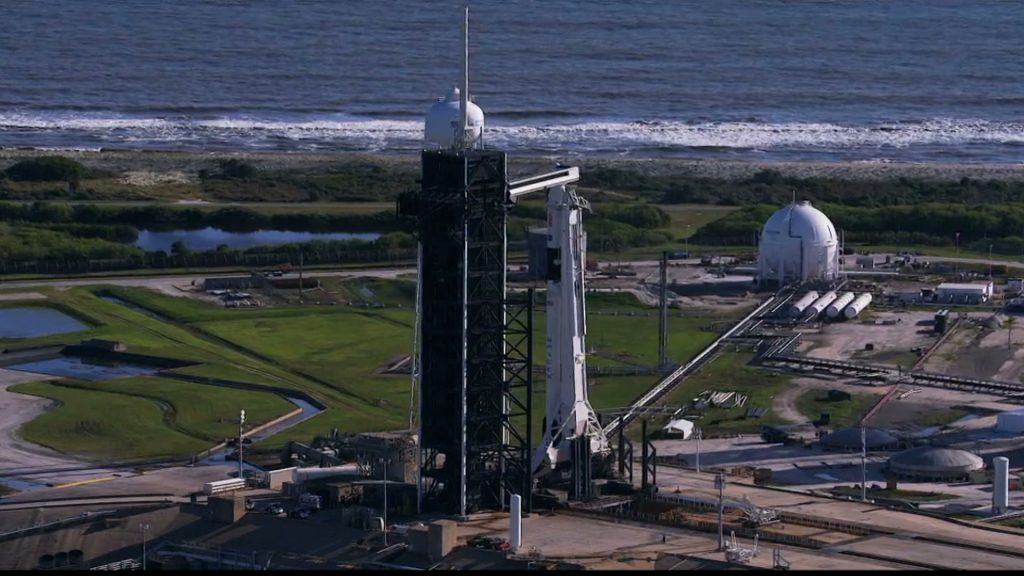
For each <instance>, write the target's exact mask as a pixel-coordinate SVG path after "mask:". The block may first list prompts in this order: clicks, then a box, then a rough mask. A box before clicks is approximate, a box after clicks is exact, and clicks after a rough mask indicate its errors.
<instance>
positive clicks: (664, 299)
mask: <svg viewBox="0 0 1024 576" xmlns="http://www.w3.org/2000/svg"><path fill="white" fill-rule="evenodd" d="M660 268H661V278H660V282H659V283H658V368H662V369H664V368H665V367H666V366H667V365H668V252H662V253H661V266H660Z"/></svg>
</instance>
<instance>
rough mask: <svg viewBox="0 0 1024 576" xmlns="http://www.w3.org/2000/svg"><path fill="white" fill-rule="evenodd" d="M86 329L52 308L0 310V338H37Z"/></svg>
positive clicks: (36, 307) (83, 325)
mask: <svg viewBox="0 0 1024 576" xmlns="http://www.w3.org/2000/svg"><path fill="white" fill-rule="evenodd" d="M88 329H89V327H88V326H86V325H85V324H83V323H81V322H79V321H78V320H75V319H74V318H72V317H71V316H68V315H67V314H65V313H63V312H61V311H60V310H55V309H53V308H43V307H41V306H27V307H24V308H0V338H37V337H39V336H49V335H50V334H64V333H66V332H78V331H81V330H88Z"/></svg>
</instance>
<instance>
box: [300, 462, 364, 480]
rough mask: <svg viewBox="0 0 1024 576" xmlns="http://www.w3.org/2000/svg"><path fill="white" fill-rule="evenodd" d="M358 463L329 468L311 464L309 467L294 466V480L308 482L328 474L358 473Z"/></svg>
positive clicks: (325, 476) (328, 475)
mask: <svg viewBox="0 0 1024 576" xmlns="http://www.w3.org/2000/svg"><path fill="white" fill-rule="evenodd" d="M359 473H360V471H359V465H358V464H355V463H352V464H342V465H340V466H331V467H329V468H317V467H315V466H311V467H309V468H296V469H295V481H296V482H309V481H311V480H315V479H318V478H327V477H330V476H340V475H348V474H359Z"/></svg>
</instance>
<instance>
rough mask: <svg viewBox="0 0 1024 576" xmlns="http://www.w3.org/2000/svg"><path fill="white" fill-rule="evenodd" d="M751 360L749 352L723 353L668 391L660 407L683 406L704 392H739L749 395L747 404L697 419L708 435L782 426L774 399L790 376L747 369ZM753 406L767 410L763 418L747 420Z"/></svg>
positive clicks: (715, 410)
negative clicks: (773, 406)
mask: <svg viewBox="0 0 1024 576" xmlns="http://www.w3.org/2000/svg"><path fill="white" fill-rule="evenodd" d="M752 358H753V354H751V353H749V352H724V353H723V354H722V355H721V356H719V357H718V358H716V359H715V360H714V361H713V362H711V363H710V364H707V365H705V366H704V368H703V369H702V370H701V371H699V372H698V373H696V374H694V375H693V376H691V377H689V378H688V379H686V380H685V381H684V382H683V383H682V384H680V385H679V386H677V387H676V388H675V389H674V390H672V391H671V392H669V393H668V394H667V395H666V396H665V397H664V398H663V399H662V400H661V401H660V402H659V404H662V405H665V406H675V407H682V406H686V405H687V404H689V402H690V400H691V399H693V398H695V397H696V396H697V395H698V394H700V393H701V392H703V391H704V390H712V391H720V392H726V391H736V392H739V393H741V394H747V395H749V398H748V399H747V403H746V405H745V406H743V407H740V408H710V409H708V410H707V411H706V412H705V413H704V415H703V417H701V418H700V419H699V420H698V425H699V426H700V428H701V429H702V430H703V432H704V435H705V436H708V437H710V436H714V435H718V434H741V433H744V434H745V433H757V432H760V430H761V426H765V425H779V424H783V423H784V421H783V420H782V419H781V418H780V417H779V416H778V415H776V414H775V413H774V412H773V411H772V410H771V407H772V399H773V398H774V397H775V395H776V394H778V393H779V392H780V391H781V390H782V389H783V388H784V387H785V385H786V384H788V383H789V377H787V376H784V375H781V374H779V373H776V372H766V371H763V370H758V369H756V368H753V367H750V366H748V365H747V364H748V363H749V362H750V360H751V359H752ZM753 407H761V408H767V411H766V412H765V413H764V415H762V416H761V417H760V418H746V411H747V409H748V408H753Z"/></svg>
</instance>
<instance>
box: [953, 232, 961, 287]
mask: <svg viewBox="0 0 1024 576" xmlns="http://www.w3.org/2000/svg"><path fill="white" fill-rule="evenodd" d="M953 250H954V252H953V254H954V255H955V256H956V259H957V261H956V262H953V273H954V274H955V275H956V276H957V277H959V276H960V261H959V260H960V233H959V232H957V233H956V236H955V237H954V239H953Z"/></svg>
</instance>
